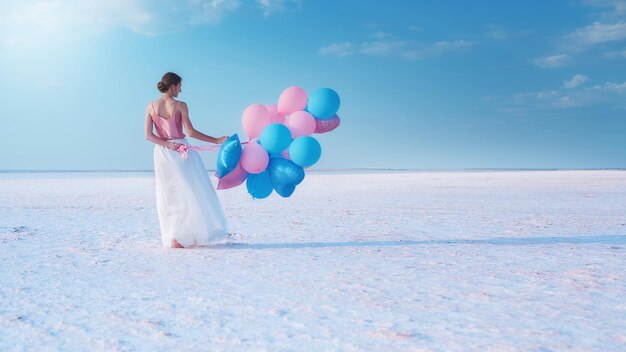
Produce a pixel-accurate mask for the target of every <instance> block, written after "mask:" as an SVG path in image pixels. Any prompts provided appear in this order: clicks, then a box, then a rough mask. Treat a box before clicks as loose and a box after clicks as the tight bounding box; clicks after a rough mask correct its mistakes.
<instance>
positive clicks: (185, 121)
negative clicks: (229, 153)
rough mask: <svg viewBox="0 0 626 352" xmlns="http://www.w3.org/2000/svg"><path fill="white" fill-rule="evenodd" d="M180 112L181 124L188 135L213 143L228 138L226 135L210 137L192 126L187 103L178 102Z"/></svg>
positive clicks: (222, 141)
mask: <svg viewBox="0 0 626 352" xmlns="http://www.w3.org/2000/svg"><path fill="white" fill-rule="evenodd" d="M180 113H181V115H182V118H183V125H184V126H185V130H186V131H187V135H188V136H189V137H191V138H195V139H199V140H201V141H204V142H209V143H215V144H222V143H224V142H225V141H226V140H227V139H228V136H224V137H220V138H215V137H211V136H208V135H206V134H204V133H202V132H200V131H198V130H196V129H195V128H193V125H192V124H191V120H190V119H189V109H188V108H187V104H185V103H183V102H182V101H181V102H180Z"/></svg>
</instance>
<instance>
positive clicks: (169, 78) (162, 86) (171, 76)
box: [157, 72, 182, 93]
mask: <svg viewBox="0 0 626 352" xmlns="http://www.w3.org/2000/svg"><path fill="white" fill-rule="evenodd" d="M181 80H182V78H180V76H179V75H177V74H175V73H174V72H168V73H166V74H164V75H163V78H161V82H159V83H157V89H158V90H159V92H161V93H165V92H167V90H168V89H170V87H171V86H175V85H177V84H178V83H180V81H181Z"/></svg>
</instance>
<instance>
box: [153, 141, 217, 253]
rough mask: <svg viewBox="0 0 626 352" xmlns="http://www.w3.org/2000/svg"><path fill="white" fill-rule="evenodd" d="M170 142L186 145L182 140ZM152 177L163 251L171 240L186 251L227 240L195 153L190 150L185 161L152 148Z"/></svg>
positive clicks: (202, 164)
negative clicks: (154, 185) (154, 180)
mask: <svg viewBox="0 0 626 352" xmlns="http://www.w3.org/2000/svg"><path fill="white" fill-rule="evenodd" d="M171 141H172V142H176V143H181V144H186V145H189V142H187V139H185V138H183V139H173V140H171ZM154 175H155V178H156V203H157V213H158V215H159V225H160V228H161V240H162V242H163V246H164V247H171V246H172V240H174V239H175V240H176V241H178V243H180V244H181V245H183V246H184V247H188V246H203V245H209V244H211V243H214V242H216V241H219V240H222V239H224V238H225V237H226V235H227V223H226V219H225V218H224V211H223V210H222V206H221V204H220V201H219V199H218V198H217V194H216V192H215V189H213V185H212V183H211V180H210V179H209V175H208V172H207V170H206V169H205V167H204V163H203V162H202V159H201V158H200V155H199V154H198V152H197V151H195V150H193V149H189V152H188V158H187V160H185V159H183V158H182V157H181V156H180V155H179V154H178V152H176V151H174V150H171V149H169V148H165V147H162V146H160V145H158V144H155V146H154Z"/></svg>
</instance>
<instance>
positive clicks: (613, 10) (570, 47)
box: [534, 0, 626, 67]
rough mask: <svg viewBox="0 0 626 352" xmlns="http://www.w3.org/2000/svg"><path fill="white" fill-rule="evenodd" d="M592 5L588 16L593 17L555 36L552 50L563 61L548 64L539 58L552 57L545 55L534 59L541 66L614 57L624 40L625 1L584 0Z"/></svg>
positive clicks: (625, 36)
mask: <svg viewBox="0 0 626 352" xmlns="http://www.w3.org/2000/svg"><path fill="white" fill-rule="evenodd" d="M584 3H585V4H586V5H589V6H591V7H592V14H591V16H592V17H594V18H595V19H596V20H595V21H593V22H592V23H591V24H588V25H586V26H583V27H579V28H576V29H574V30H573V31H571V32H570V33H569V34H566V35H564V36H563V37H561V38H559V40H558V42H557V44H556V49H557V50H558V51H559V52H561V53H562V55H567V56H568V60H567V61H560V60H557V61H558V62H554V63H550V62H549V61H545V60H542V59H548V58H556V57H557V56H558V55H555V56H547V57H544V58H538V59H535V60H534V63H535V64H537V65H539V66H542V67H561V66H564V65H565V64H569V63H575V62H578V61H580V58H581V57H582V58H583V59H584V58H598V57H604V58H615V57H619V55H616V47H617V48H618V47H620V46H621V43H623V42H624V41H626V0H584Z"/></svg>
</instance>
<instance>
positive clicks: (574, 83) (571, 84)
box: [563, 74, 588, 89]
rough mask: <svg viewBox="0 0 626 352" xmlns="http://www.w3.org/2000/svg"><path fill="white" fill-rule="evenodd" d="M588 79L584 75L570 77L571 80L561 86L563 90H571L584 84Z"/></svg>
mask: <svg viewBox="0 0 626 352" xmlns="http://www.w3.org/2000/svg"><path fill="white" fill-rule="evenodd" d="M587 79H588V77H587V76H585V75H580V74H579V75H574V77H572V79H570V80H568V81H564V82H563V86H564V87H565V88H568V89H571V88H576V87H578V86H579V85H581V84H582V83H584V82H585V81H586V80H587Z"/></svg>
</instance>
